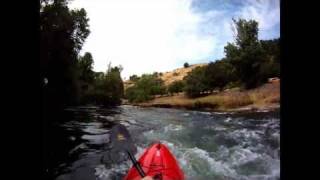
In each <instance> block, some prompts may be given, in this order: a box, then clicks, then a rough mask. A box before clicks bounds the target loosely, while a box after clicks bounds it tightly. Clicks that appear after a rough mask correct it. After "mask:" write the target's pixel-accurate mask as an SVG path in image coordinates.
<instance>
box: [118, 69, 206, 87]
mask: <svg viewBox="0 0 320 180" xmlns="http://www.w3.org/2000/svg"><path fill="white" fill-rule="evenodd" d="M206 65H208V64H206V63H202V64H193V65H190V66H189V67H187V68H184V67H182V68H177V69H174V70H172V71H168V72H162V74H161V75H159V76H160V78H161V79H162V80H163V82H164V85H166V86H168V85H170V84H171V83H173V82H175V81H180V80H182V79H183V78H184V77H185V76H187V74H188V73H189V72H190V71H192V70H193V69H194V68H196V67H201V66H206ZM159 74H160V73H159ZM123 84H124V89H127V88H128V87H130V86H133V85H134V82H132V81H130V80H127V81H124V82H123Z"/></svg>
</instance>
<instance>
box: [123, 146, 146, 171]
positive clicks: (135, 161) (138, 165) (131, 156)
mask: <svg viewBox="0 0 320 180" xmlns="http://www.w3.org/2000/svg"><path fill="white" fill-rule="evenodd" d="M127 153H128V155H129V157H130V159H131V161H132V163H133V165H134V167H135V168H136V169H137V170H138V172H139V174H140V176H141V177H145V176H146V174H145V173H144V171H143V169H142V168H141V166H140V164H139V162H138V161H137V160H136V158H135V157H134V156H133V155H132V154H131V153H130V152H129V151H127Z"/></svg>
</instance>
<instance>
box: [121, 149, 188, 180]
mask: <svg viewBox="0 0 320 180" xmlns="http://www.w3.org/2000/svg"><path fill="white" fill-rule="evenodd" d="M138 162H139V163H140V165H141V167H142V169H143V171H144V172H145V174H146V175H147V176H151V177H154V178H155V179H159V180H184V174H183V172H182V170H181V169H180V167H179V165H178V163H177V161H176V159H175V158H174V156H173V155H172V154H171V153H170V151H169V149H168V148H167V147H166V146H165V145H164V144H161V143H155V144H153V145H151V146H150V147H149V148H147V149H146V150H145V152H144V153H143V154H142V156H141V157H140V159H139V160H138ZM124 179H125V180H140V179H141V176H140V175H139V173H138V171H137V170H136V168H135V167H131V168H130V170H129V172H128V174H127V175H126V177H125V178H124Z"/></svg>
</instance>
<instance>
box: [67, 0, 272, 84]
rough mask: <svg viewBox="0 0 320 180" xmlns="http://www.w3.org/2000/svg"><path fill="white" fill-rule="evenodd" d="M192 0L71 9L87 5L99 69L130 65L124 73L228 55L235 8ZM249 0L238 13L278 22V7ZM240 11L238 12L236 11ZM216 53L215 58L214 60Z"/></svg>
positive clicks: (89, 1)
mask: <svg viewBox="0 0 320 180" xmlns="http://www.w3.org/2000/svg"><path fill="white" fill-rule="evenodd" d="M191 2H192V0H74V1H72V3H71V4H70V7H71V8H85V10H86V11H87V15H88V17H89V18H90V21H89V25H90V30H91V34H90V35H89V37H88V38H87V40H86V43H85V44H84V46H83V50H82V53H83V52H86V51H88V52H91V53H92V56H93V58H94V63H95V64H94V70H95V71H105V70H106V68H107V65H108V63H109V62H112V65H119V64H121V65H122V66H123V67H124V70H123V73H122V76H123V77H126V78H128V77H129V75H132V74H138V75H140V74H142V73H152V72H154V71H168V70H172V69H173V68H177V67H181V66H182V65H183V63H184V62H185V61H188V62H189V63H197V62H199V61H203V62H208V61H209V60H215V59H218V58H221V57H223V47H224V45H225V44H226V43H227V42H228V41H232V32H231V29H230V23H231V17H232V14H231V13H230V12H226V11H224V10H211V11H207V12H194V11H192V8H191ZM265 2H266V1H264V3H260V4H259V3H254V2H252V1H251V0H250V1H248V5H247V6H246V7H244V8H243V9H239V12H236V13H238V14H239V15H241V16H244V17H245V18H251V17H254V18H255V19H257V20H258V21H259V22H260V24H261V26H262V27H263V28H265V29H268V28H272V27H273V26H274V23H276V21H277V18H278V16H277V10H272V9H271V11H272V12H271V14H273V15H271V16H269V13H270V8H269V9H268V8H266V7H265V4H268V3H265ZM233 13H234V12H233ZM211 58H214V59H211Z"/></svg>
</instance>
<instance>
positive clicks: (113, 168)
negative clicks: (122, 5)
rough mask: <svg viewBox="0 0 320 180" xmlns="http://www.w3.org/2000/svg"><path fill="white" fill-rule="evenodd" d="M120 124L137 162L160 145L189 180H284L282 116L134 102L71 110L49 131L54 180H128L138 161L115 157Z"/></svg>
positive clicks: (50, 170)
mask: <svg viewBox="0 0 320 180" xmlns="http://www.w3.org/2000/svg"><path fill="white" fill-rule="evenodd" d="M117 123H121V124H123V125H125V126H126V127H127V128H128V130H129V132H130V134H131V136H132V138H133V139H134V142H135V143H136V145H137V147H138V152H137V154H136V155H135V156H136V157H137V158H138V157H139V156H140V155H141V153H142V152H143V149H144V148H146V147H148V146H149V145H150V144H151V143H152V142H155V141H161V142H162V143H164V144H166V145H167V146H168V147H169V149H170V151H171V152H172V153H173V154H174V155H175V157H176V158H177V160H178V162H179V164H180V166H181V168H182V170H183V171H184V173H185V175H186V179H195V180H208V179H214V180H222V179H228V180H229V179H243V180H245V179H257V180H258V179H259V180H260V179H261V180H262V179H268V180H269V179H270V180H276V179H280V121H279V111H277V112H258V113H248V114H233V113H214V112H201V111H191V110H181V109H167V108H140V107H134V106H129V105H123V106H119V107H117V108H113V109H105V108H100V107H89V106H88V107H77V108H68V109H66V111H65V114H64V115H63V117H62V120H61V121H60V122H59V123H56V124H52V125H50V128H48V129H47V132H46V133H47V134H48V136H47V139H46V143H47V150H46V152H47V158H46V162H47V175H48V177H49V179H52V180H53V179H55V180H105V179H110V180H113V179H114V180H116V179H121V178H122V177H123V176H124V175H125V174H126V172H127V171H128V169H129V168H130V167H131V162H130V161H129V160H127V159H121V158H112V154H110V149H109V148H108V147H109V145H110V142H109V135H110V134H109V131H110V129H111V127H112V126H113V125H114V124H117Z"/></svg>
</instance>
